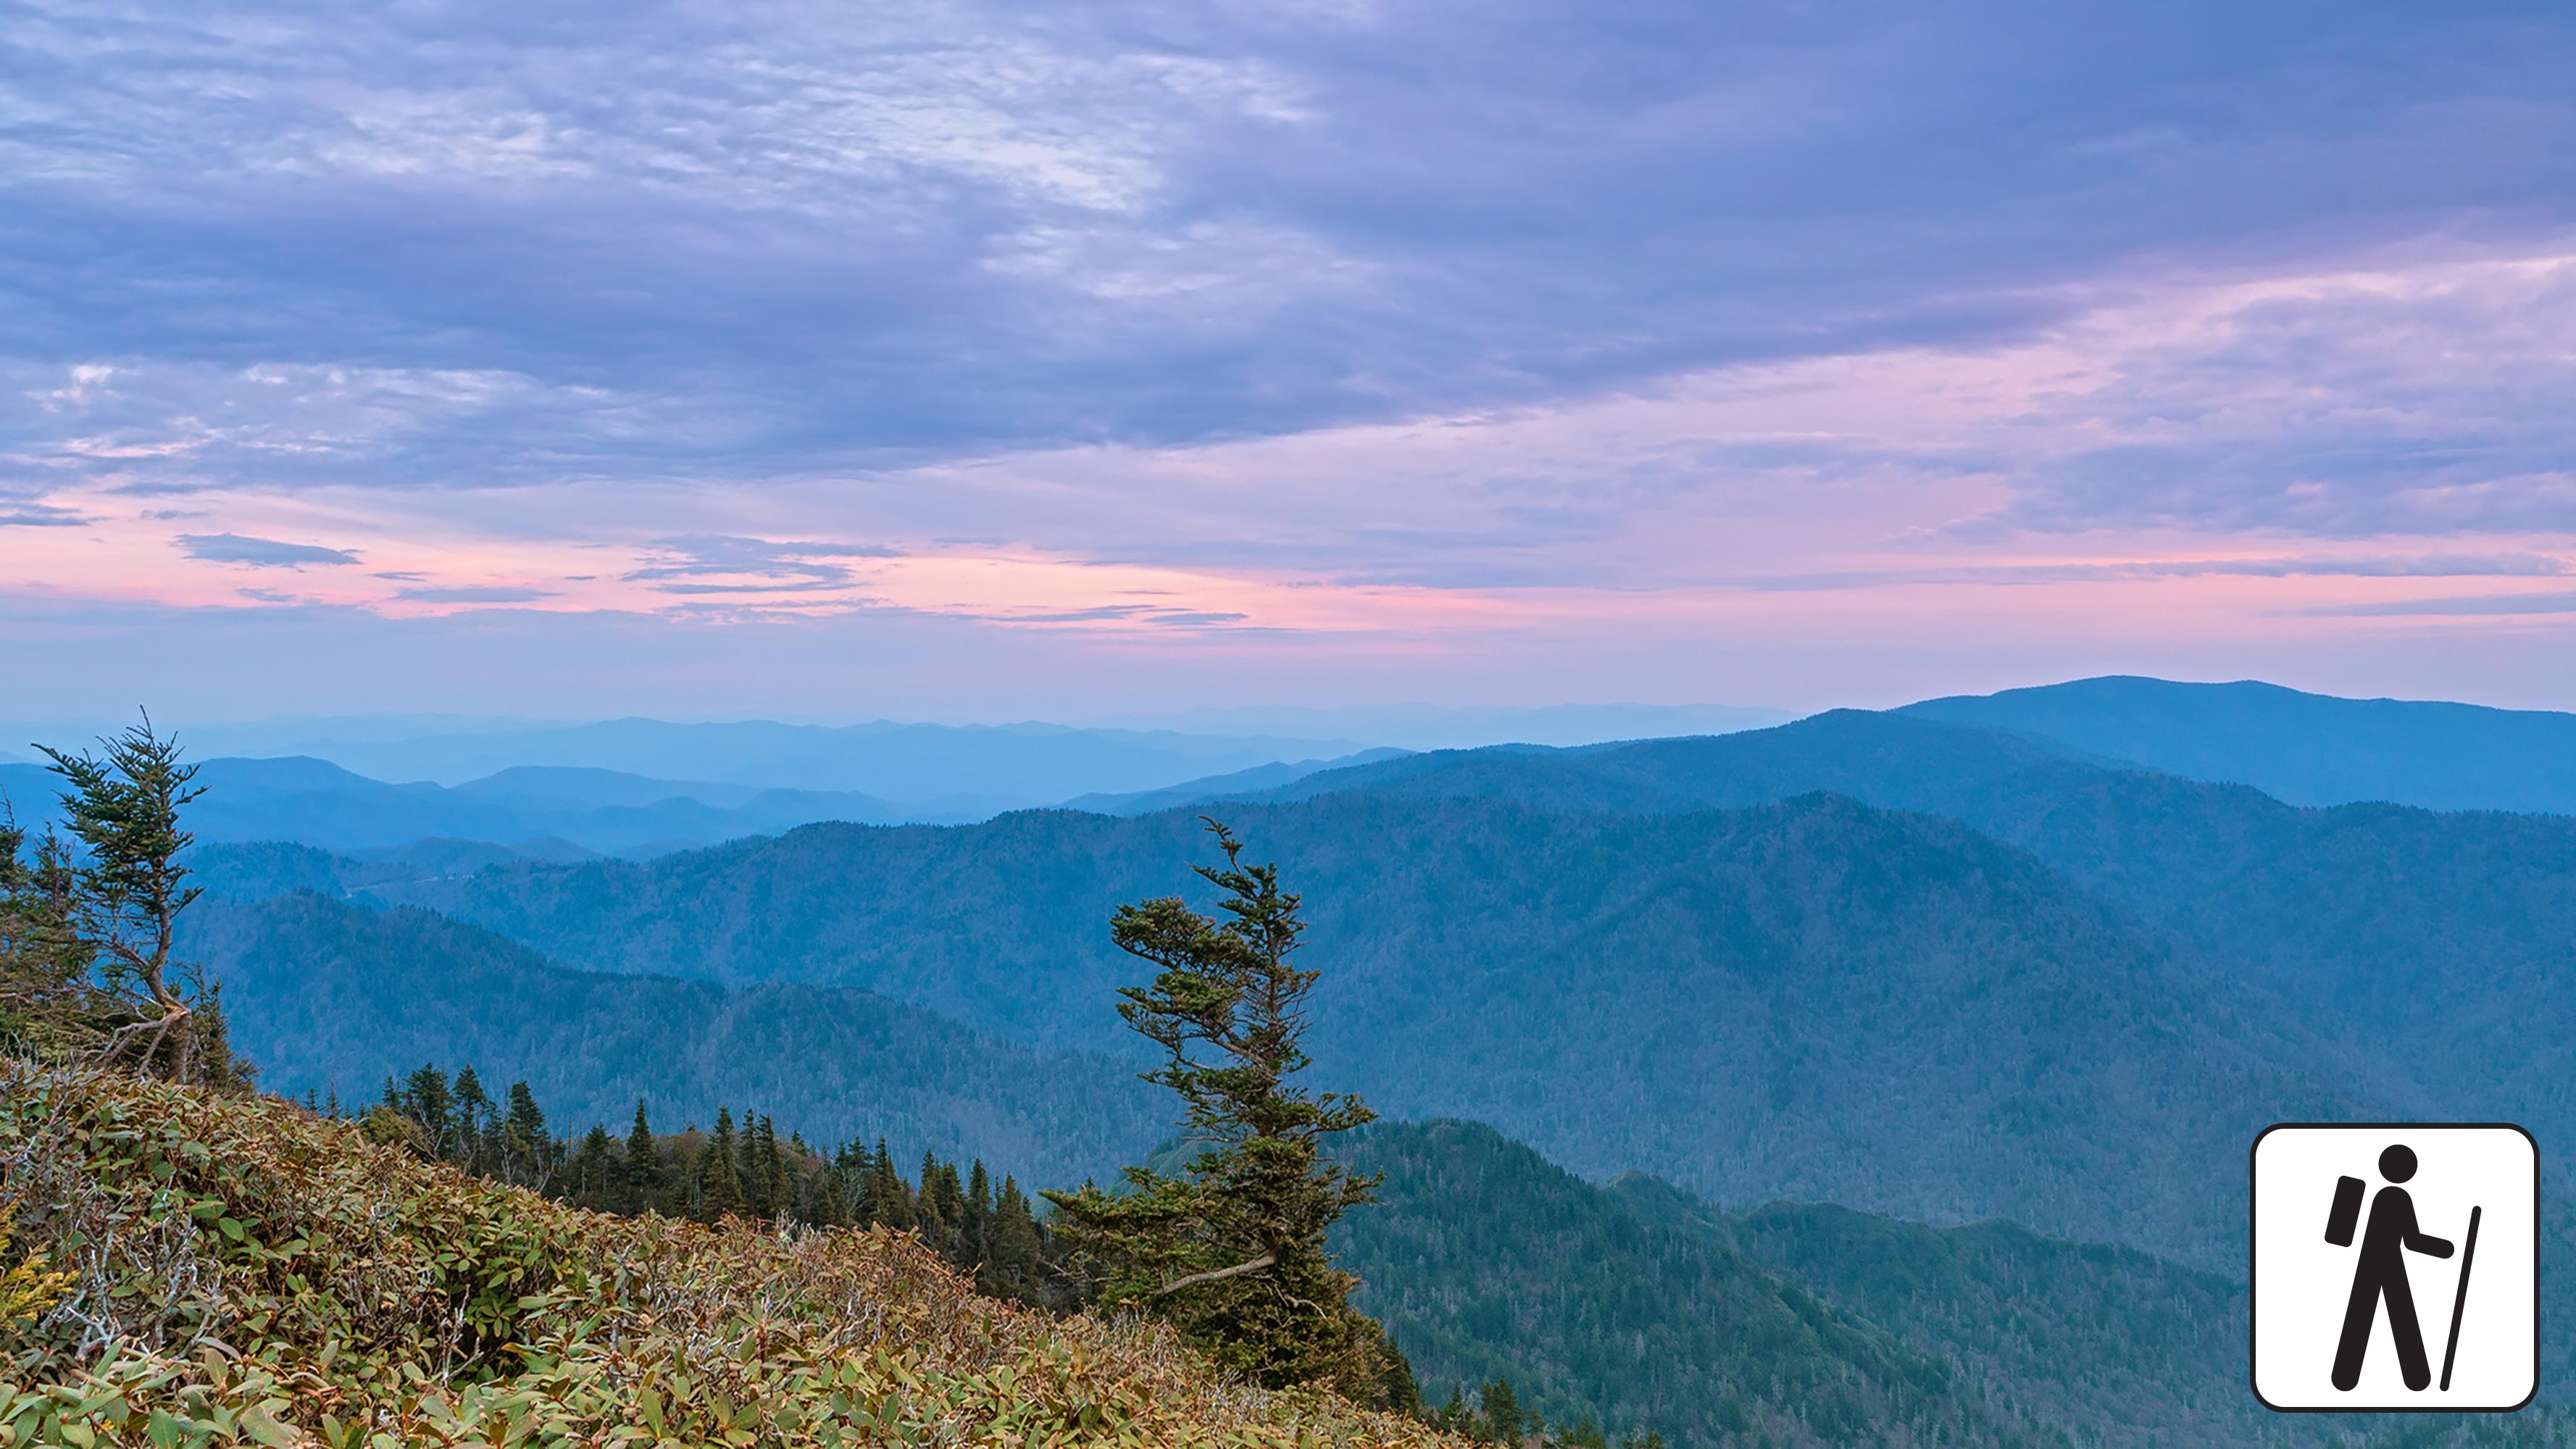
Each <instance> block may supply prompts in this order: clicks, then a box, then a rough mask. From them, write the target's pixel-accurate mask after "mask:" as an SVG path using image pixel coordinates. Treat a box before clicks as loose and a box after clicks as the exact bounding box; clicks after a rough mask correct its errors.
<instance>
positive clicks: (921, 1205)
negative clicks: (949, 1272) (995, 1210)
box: [912, 1152, 956, 1258]
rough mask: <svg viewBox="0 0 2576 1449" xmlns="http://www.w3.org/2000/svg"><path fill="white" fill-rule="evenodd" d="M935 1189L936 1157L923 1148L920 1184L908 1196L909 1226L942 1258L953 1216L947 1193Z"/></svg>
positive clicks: (936, 1177) (936, 1180) (937, 1165)
mask: <svg viewBox="0 0 2576 1449" xmlns="http://www.w3.org/2000/svg"><path fill="white" fill-rule="evenodd" d="M939 1189H940V1184H939V1158H938V1157H937V1156H936V1155H934V1154H932V1153H928V1152H925V1153H923V1154H921V1187H920V1190H919V1191H918V1192H916V1193H914V1194H913V1199H912V1212H913V1228H914V1230H915V1231H916V1232H918V1233H920V1234H921V1241H922V1242H924V1243H926V1244H928V1245H929V1247H930V1250H931V1251H932V1252H934V1253H937V1254H939V1255H940V1256H941V1257H943V1258H945V1257H948V1256H949V1238H950V1233H951V1225H952V1224H953V1223H954V1222H955V1221H956V1219H955V1218H954V1217H953V1216H952V1215H951V1211H950V1210H951V1207H952V1204H951V1203H950V1202H949V1200H948V1197H947V1194H945V1193H943V1192H941V1191H940V1190H939Z"/></svg>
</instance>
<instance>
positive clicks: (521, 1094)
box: [500, 1082, 608, 1187]
mask: <svg viewBox="0 0 2576 1449" xmlns="http://www.w3.org/2000/svg"><path fill="white" fill-rule="evenodd" d="M594 1130H597V1131H598V1132H599V1135H600V1137H601V1139H602V1140H603V1141H605V1140H606V1138H607V1136H608V1133H607V1130H606V1129H605V1128H600V1129H594ZM553 1149H554V1137H553V1136H552V1135H551V1134H550V1133H548V1132H547V1131H546V1114H545V1113H544V1112H541V1111H539V1110H538V1109H537V1097H536V1094H535V1093H534V1092H531V1091H529V1090H528V1084H527V1083H525V1082H512V1083H511V1084H510V1108H509V1111H508V1113H507V1114H506V1115H505V1116H503V1118H502V1119H501V1146H500V1156H501V1161H502V1170H503V1171H504V1172H506V1173H508V1174H509V1175H511V1176H512V1177H513V1178H514V1179H515V1180H517V1181H519V1182H524V1183H527V1184H530V1185H532V1186H538V1187H542V1186H544V1185H545V1181H546V1178H547V1176H548V1174H550V1173H551V1172H552V1171H553V1170H554V1161H553V1158H554V1150H553Z"/></svg>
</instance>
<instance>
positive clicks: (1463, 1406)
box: [1431, 1384, 1473, 1434]
mask: <svg viewBox="0 0 2576 1449" xmlns="http://www.w3.org/2000/svg"><path fill="white" fill-rule="evenodd" d="M1431 1423H1432V1425H1433V1426H1434V1427H1435V1428H1441V1429H1447V1430H1449V1431H1450V1432H1452V1433H1456V1434H1464V1433H1466V1432H1468V1430H1469V1429H1470V1428H1471V1427H1473V1422H1472V1416H1471V1415H1470V1413H1469V1411H1468V1409H1467V1390H1466V1389H1465V1388H1464V1387H1462V1386H1460V1385H1457V1384H1452V1385H1450V1386H1449V1402H1448V1403H1446V1404H1443V1405H1441V1406H1440V1412H1438V1413H1436V1414H1434V1415H1432V1416H1431Z"/></svg>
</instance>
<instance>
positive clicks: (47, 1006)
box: [0, 815, 118, 1054]
mask: <svg viewBox="0 0 2576 1449" xmlns="http://www.w3.org/2000/svg"><path fill="white" fill-rule="evenodd" d="M78 888H79V875H78V873H77V871H76V870H75V869H74V867H73V863H72V857H71V850H70V847H68V846H67V845H65V844H64V843H63V840H62V838H61V837H60V836H58V835H55V834H53V833H52V832H50V831H49V832H47V833H46V834H45V835H43V836H41V837H39V838H38V839H37V840H36V842H35V845H34V848H33V850H32V851H30V850H29V848H28V842H27V834H26V832H25V831H24V830H23V829H21V828H20V827H19V825H18V822H17V819H16V817H15V816H14V815H0V1050H7V1051H18V1052H45V1053H53V1054H60V1053H65V1052H75V1051H81V1050H94V1049H95V1048H96V1047H97V1045H98V1042H99V1039H100V1037H101V1035H102V1034H103V1032H104V1030H105V1029H106V1028H105V1027H104V1025H103V1023H104V1022H106V1021H107V1020H109V1019H110V1018H111V1017H112V1016H113V1015H114V1014H115V1012H116V1009H117V1006H118V1003H117V1002H115V1001H114V1000H113V999H111V998H109V997H108V996H107V994H106V993H105V992H103V991H101V990H100V989H99V988H98V987H97V985H96V984H95V983H94V981H93V978H92V972H91V965H92V962H93V961H94V960H95V959H96V957H97V955H98V949H97V947H96V946H94V945H92V944H91V943H90V942H89V941H87V940H85V939H84V938H83V937H82V935H81V931H80V922H79V918H78V915H77V908H76V905H75V892H76V891H77V890H78Z"/></svg>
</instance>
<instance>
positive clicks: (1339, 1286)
mask: <svg viewBox="0 0 2576 1449" xmlns="http://www.w3.org/2000/svg"><path fill="white" fill-rule="evenodd" d="M1207 827H1208V831H1209V833H1210V834H1212V835H1214V836H1215V837H1216V843H1217V848H1218V850H1220V851H1221V852H1223V853H1224V856H1225V862H1224V864H1223V865H1222V866H1199V867H1196V870H1197V871H1198V874H1199V875H1200V876H1201V877H1202V878H1203V879H1205V880H1206V881H1207V882H1208V883H1209V884H1211V885H1213V886H1215V887H1216V888H1217V889H1219V890H1220V891H1223V892H1224V893H1225V895H1224V898H1223V899H1222V900H1221V901H1220V902H1219V909H1220V910H1221V911H1222V912H1224V915H1225V917H1226V919H1225V920H1224V922H1223V923H1222V924H1219V922H1218V921H1216V920H1213V919H1210V918H1209V917H1206V916H1202V915H1199V914H1197V913H1196V912H1193V911H1192V910H1190V909H1189V907H1188V906H1187V905H1185V904H1184V903H1183V902H1182V901H1181V900H1180V898H1179V897H1177V896H1175V897H1170V898H1166V899H1163V900H1156V901H1148V902H1145V903H1144V904H1142V905H1130V906H1121V907H1119V908H1118V913H1117V915H1116V917H1115V919H1114V920H1113V921H1112V923H1111V927H1110V936H1111V939H1112V940H1113V941H1115V942H1116V943H1117V945H1118V946H1119V947H1120V948H1121V949H1123V950H1125V951H1127V952H1129V953H1130V954H1132V955H1135V956H1138V957H1141V958H1143V959H1144V960H1146V961H1149V962H1152V963H1153V964H1154V965H1155V966H1157V967H1158V968H1160V970H1159V973H1158V974H1157V975H1156V977H1155V978H1154V981H1153V984H1151V985H1150V986H1142V987H1129V988H1127V989H1125V990H1123V991H1121V992H1120V993H1119V994H1120V996H1121V997H1122V998H1124V999H1123V1000H1122V1001H1121V1002H1120V1003H1119V1006H1118V1012H1119V1015H1121V1016H1123V1017H1124V1018H1126V1020H1127V1023H1128V1025H1130V1026H1132V1027H1134V1028H1135V1029H1136V1030H1137V1031H1138V1032H1140V1033H1142V1034H1143V1035H1144V1036H1145V1037H1146V1038H1147V1039H1148V1040H1150V1041H1152V1042H1153V1043H1154V1044H1155V1045H1156V1046H1158V1047H1160V1048H1162V1049H1163V1051H1164V1053H1165V1056H1166V1060H1165V1062H1164V1064H1163V1065H1162V1066H1160V1067H1158V1068H1156V1069H1155V1070H1153V1071H1151V1072H1148V1073H1146V1074H1145V1080H1147V1081H1150V1082H1155V1083H1159V1084H1160V1085H1163V1086H1166V1087H1169V1088H1171V1089H1172V1090H1173V1091H1174V1092H1177V1093H1178V1094H1180V1097H1181V1099H1182V1101H1183V1102H1184V1103H1185V1104H1186V1107H1187V1111H1186V1114H1185V1117H1184V1119H1183V1126H1184V1128H1185V1129H1186V1130H1187V1132H1188V1134H1189V1136H1190V1137H1191V1138H1192V1140H1194V1141H1196V1142H1199V1143H1201V1144H1203V1150H1202V1151H1201V1152H1199V1154H1198V1155H1197V1156H1196V1157H1195V1158H1194V1159H1192V1160H1191V1162H1190V1164H1189V1166H1188V1168H1187V1171H1186V1173H1185V1175H1183V1176H1179V1177H1167V1176H1165V1175H1163V1174H1161V1173H1158V1172H1154V1171H1152V1170H1151V1169H1149V1168H1145V1167H1131V1168H1128V1169H1127V1171H1126V1174H1125V1176H1126V1181H1127V1189H1128V1190H1127V1191H1124V1192H1118V1193H1109V1192H1103V1191H1101V1190H1100V1189H1098V1188H1096V1187H1085V1188H1084V1189H1082V1190H1080V1191H1077V1192H1060V1191H1059V1192H1049V1193H1048V1194H1046V1196H1047V1200H1048V1201H1050V1202H1052V1203H1054V1204H1055V1206H1056V1209H1057V1211H1058V1213H1059V1215H1060V1218H1061V1226H1060V1227H1059V1229H1058V1231H1059V1232H1060V1233H1061V1234H1062V1235H1063V1236H1064V1237H1065V1238H1066V1239H1067V1240H1068V1241H1069V1242H1070V1243H1071V1244H1072V1245H1073V1246H1074V1247H1075V1248H1076V1249H1078V1250H1080V1251H1081V1252H1082V1253H1083V1254H1084V1255H1086V1256H1087V1257H1088V1258H1090V1259H1091V1260H1092V1261H1093V1262H1094V1263H1095V1264H1097V1266H1098V1267H1099V1269H1100V1270H1101V1271H1103V1272H1104V1273H1105V1284H1104V1288H1103V1297H1104V1298H1105V1299H1106V1300H1107V1301H1110V1302H1113V1303H1128V1304H1134V1305H1137V1306H1140V1307H1143V1308H1146V1309H1148V1310H1150V1311H1152V1312H1154V1313H1157V1314H1160V1315H1162V1316H1164V1317H1167V1318H1169V1319H1170V1320H1171V1321H1172V1322H1173V1323H1174V1324H1176V1325H1177V1326H1178V1327H1179V1328H1180V1329H1181V1332H1182V1334H1183V1336H1184V1337H1186V1338H1188V1339H1189V1340H1190V1341H1192V1342H1193V1343H1195V1344H1197V1345H1198V1346H1200V1347H1201V1348H1202V1349H1204V1350H1205V1351H1206V1352H1207V1353H1208V1354H1209V1355H1210V1357H1212V1358H1214V1359H1215V1360H1216V1361H1217V1362H1218V1363H1219V1364H1220V1365H1222V1366H1224V1367H1226V1368H1228V1369H1231V1370H1233V1371H1235V1372H1237V1373H1240V1374H1243V1375H1244V1376H1246V1377H1248V1378H1251V1379H1253V1380H1255V1381H1257V1382H1259V1383H1261V1384H1263V1385H1264V1386H1266V1387H1271V1388H1279V1387H1284V1386H1287V1385H1291V1384H1302V1383H1326V1384H1331V1385H1333V1386H1336V1387H1338V1388H1340V1389H1341V1390H1343V1391H1344V1392H1345V1393H1347V1394H1349V1395H1350V1396H1352V1397H1354V1398H1359V1399H1363V1400H1366V1399H1371V1398H1374V1397H1376V1395H1377V1393H1378V1391H1379V1389H1380V1386H1381V1384H1382V1381H1383V1374H1384V1366H1383V1364H1382V1362H1381V1360H1380V1355H1379V1354H1378V1352H1377V1345H1378V1344H1379V1343H1380V1342H1382V1341H1383V1335H1382V1334H1381V1333H1380V1331H1379V1329H1378V1327H1377V1325H1376V1324H1375V1323H1374V1322H1372V1321H1370V1320H1369V1319H1368V1318H1366V1317H1365V1316H1363V1315H1362V1314H1360V1313H1359V1312H1358V1311H1357V1310H1356V1309H1354V1308H1352V1307H1351V1306H1350V1294H1351V1290H1352V1289H1353V1288H1354V1287H1355V1286H1356V1285H1357V1280H1355V1279H1354V1278H1352V1277H1351V1275H1349V1274H1347V1273H1344V1272H1342V1271H1341V1270H1340V1269H1338V1268H1336V1267H1335V1266H1333V1261H1332V1258H1331V1255H1330V1254H1329V1253H1328V1252H1327V1250H1326V1245H1325V1235H1326V1234H1327V1233H1328V1232H1329V1231H1330V1229H1331V1228H1332V1226H1333V1224H1334V1222H1335V1221H1337V1220H1338V1219H1339V1218H1340V1217H1341V1215H1342V1214H1343V1213H1344V1212H1345V1211H1347V1210H1348V1209H1350V1208H1352V1207H1356V1206H1358V1205H1360V1204H1362V1203H1365V1202H1367V1201H1369V1200H1370V1197H1371V1195H1372V1192H1373V1190H1374V1189H1375V1187H1376V1185H1377V1179H1376V1178H1374V1177H1363V1176H1359V1175H1357V1174H1354V1173H1352V1172H1350V1171H1349V1170H1348V1169H1346V1168H1344V1167H1342V1166H1341V1165H1340V1164H1338V1163H1334V1162H1331V1161H1329V1160H1327V1159H1326V1158H1325V1157H1324V1155H1323V1151H1322V1146H1323V1143H1324V1141H1325V1140H1326V1139H1327V1138H1329V1137H1331V1136H1333V1135H1334V1134H1335V1133H1339V1132H1346V1131H1349V1130H1350V1129H1352V1128H1354V1127H1358V1126H1362V1125H1364V1124H1366V1123H1368V1122H1370V1121H1372V1120H1374V1118H1375V1116H1376V1114H1375V1113H1373V1112H1371V1111H1370V1110H1369V1109H1368V1107H1367V1106H1366V1105H1365V1104H1363V1103H1362V1102H1361V1101H1360V1100H1359V1099H1358V1098H1357V1097H1354V1096H1348V1095H1343V1094H1337V1093H1330V1092H1327V1093H1322V1094H1315V1093H1310V1092H1308V1091H1307V1090H1305V1089H1304V1088H1302V1087H1300V1086H1298V1085H1297V1084H1296V1082H1295V1078H1296V1075H1297V1073H1298V1072H1300V1071H1302V1070H1303V1069H1304V1068H1305V1067H1306V1065H1307V1056H1306V1053H1305V1051H1304V1050H1303V1048H1302V1047H1301V1045H1300V1041H1301V1039H1302V1038H1303V1037H1304V1035H1305V1032H1306V1015H1305V1007H1306V998H1307V994H1308V993H1309V992H1310V991H1312V990H1313V989H1314V985H1315V981H1316V979H1317V973H1316V972H1314V971H1311V970H1306V969H1302V968H1300V967H1298V966H1296V965H1294V964H1292V963H1291V960H1290V957H1291V956H1292V954H1293V953H1294V952H1295V951H1296V950H1297V948H1298V945H1299V937H1300V936H1301V935H1303V933H1304V931H1305V922H1304V920H1303V919H1302V918H1301V915H1300V911H1301V908H1302V905H1303V903H1302V901H1301V900H1300V898H1299V897H1297V896H1295V895H1293V894H1290V893H1289V892H1287V891H1284V890H1282V889H1280V886H1279V871H1278V868H1277V867H1276V866H1275V865H1246V864H1244V862H1243V858H1242V856H1243V844H1242V842H1241V841H1239V840H1237V839H1236V838H1235V836H1234V834H1233V832H1231V831H1230V830H1228V829H1227V828H1226V827H1225V826H1223V825H1220V824H1218V823H1217V822H1215V821H1213V820H1210V821H1208V822H1207Z"/></svg>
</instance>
